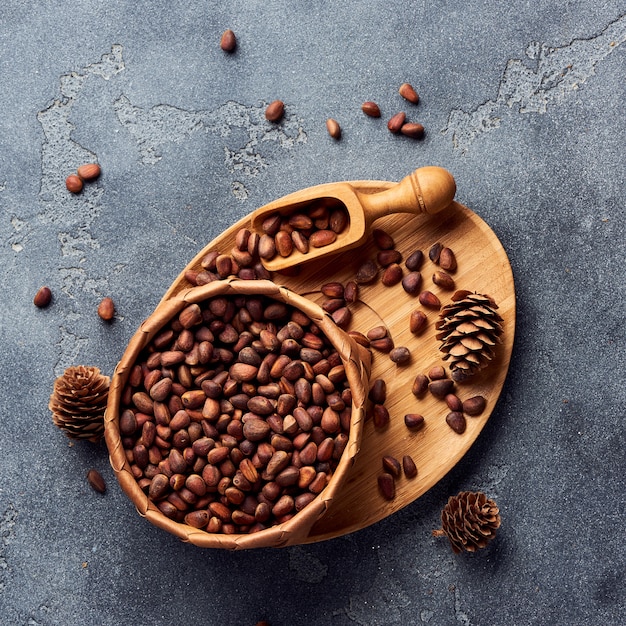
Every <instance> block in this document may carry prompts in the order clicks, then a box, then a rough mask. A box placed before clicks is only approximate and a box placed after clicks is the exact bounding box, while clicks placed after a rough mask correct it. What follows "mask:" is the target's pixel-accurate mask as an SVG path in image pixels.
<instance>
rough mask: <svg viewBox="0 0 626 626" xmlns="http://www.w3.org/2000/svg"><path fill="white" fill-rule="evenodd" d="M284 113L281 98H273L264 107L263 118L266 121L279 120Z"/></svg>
mask: <svg viewBox="0 0 626 626" xmlns="http://www.w3.org/2000/svg"><path fill="white" fill-rule="evenodd" d="M284 114H285V104H284V102H283V101H282V100H274V102H271V103H270V104H268V105H267V108H266V109H265V119H266V120H267V121H268V122H280V120H282V119H283V115H284Z"/></svg>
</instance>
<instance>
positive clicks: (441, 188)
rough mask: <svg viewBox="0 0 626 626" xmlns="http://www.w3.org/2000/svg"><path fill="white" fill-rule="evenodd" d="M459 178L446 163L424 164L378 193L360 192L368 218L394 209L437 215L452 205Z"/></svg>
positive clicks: (369, 220) (381, 215)
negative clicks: (442, 165) (447, 167)
mask: <svg viewBox="0 0 626 626" xmlns="http://www.w3.org/2000/svg"><path fill="white" fill-rule="evenodd" d="M455 193H456V182H455V180H454V177H453V176H452V174H450V172H448V170H446V169H444V168H443V167H436V166H427V167H420V168H418V169H416V170H415V171H413V172H411V173H410V174H409V175H408V176H405V177H404V178H403V179H402V180H401V181H400V182H399V183H397V184H396V185H394V186H393V187H390V188H389V189H385V191H380V192H378V193H373V194H366V193H360V192H357V195H358V197H359V200H360V201H361V204H362V205H363V209H364V211H365V214H366V218H367V221H368V222H370V223H371V222H373V221H374V220H376V219H378V218H379V217H383V216H385V215H390V214H392V213H415V214H416V215H417V214H419V213H427V214H429V215H434V214H435V213H438V212H439V211H442V210H443V209H445V208H446V207H448V206H450V204H451V203H452V200H453V199H454V194H455Z"/></svg>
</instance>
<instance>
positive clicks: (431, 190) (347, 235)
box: [251, 166, 456, 272]
mask: <svg viewBox="0 0 626 626" xmlns="http://www.w3.org/2000/svg"><path fill="white" fill-rule="evenodd" d="M455 193H456V183H455V181H454V178H453V176H452V174H450V172H448V171H447V170H445V169H443V168H441V167H434V166H429V167H420V168H418V169H416V170H415V171H414V172H412V173H411V174H409V175H408V176H406V177H405V178H403V179H402V180H401V181H400V182H399V183H398V184H397V185H394V186H393V187H390V188H389V189H386V190H385V191H381V192H379V193H373V194H367V193H361V192H359V191H357V190H356V189H355V188H354V187H353V186H352V185H350V184H349V183H329V184H325V185H317V186H315V187H309V188H308V189H303V190H301V191H296V192H295V193H292V194H289V195H287V196H284V197H282V198H280V199H278V200H274V201H273V202H270V203H269V204H266V205H265V206H262V207H260V208H259V209H257V210H256V211H255V212H254V213H253V214H252V217H251V220H252V230H253V231H256V232H257V233H259V235H262V234H263V229H262V224H263V222H264V221H265V220H266V219H267V218H268V217H269V216H271V215H274V214H276V213H279V214H281V215H292V214H294V213H306V211H307V209H308V208H309V207H312V206H315V204H316V202H317V203H319V202H320V201H324V202H328V203H332V204H334V205H336V206H341V205H343V207H344V208H345V210H346V211H347V213H348V217H349V224H348V226H347V227H346V228H345V229H344V230H343V232H341V233H340V234H338V235H337V239H336V240H335V241H334V242H333V243H330V244H328V245H326V246H323V247H321V248H314V247H309V251H308V252H307V253H306V254H303V253H302V252H299V251H298V250H296V249H295V248H294V250H293V252H292V253H291V254H290V255H289V256H286V257H283V256H280V255H279V254H278V253H277V254H276V256H274V257H273V258H272V259H262V262H263V265H264V266H265V267H266V268H267V269H268V270H269V271H277V272H279V271H280V270H284V269H287V268H289V267H292V266H294V265H298V264H301V263H305V262H308V261H313V260H315V259H318V258H320V257H322V256H327V255H329V254H334V253H337V252H344V251H345V250H349V249H350V248H354V247H356V246H358V245H360V244H362V243H363V242H364V241H365V239H367V236H368V234H369V228H370V226H371V225H372V222H374V221H375V220H377V219H378V218H379V217H383V216H385V215H389V214H391V213H415V214H416V215H417V214H419V213H427V214H429V215H434V214H435V213H438V212H439V211H441V210H443V209H445V208H446V207H448V206H449V205H450V204H451V203H452V200H453V199H454V194H455Z"/></svg>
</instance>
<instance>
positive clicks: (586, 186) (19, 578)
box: [0, 0, 626, 626]
mask: <svg viewBox="0 0 626 626" xmlns="http://www.w3.org/2000/svg"><path fill="white" fill-rule="evenodd" d="M0 15H1V18H0V76H1V77H2V88H1V89H0V112H1V117H0V277H1V280H2V283H1V284H2V295H1V297H0V312H1V318H2V324H1V327H0V345H1V346H2V353H3V357H2V363H1V364H0V385H1V387H0V389H1V392H0V616H1V617H0V621H1V622H2V623H3V624H19V625H26V624H29V625H31V624H32V625H39V624H40V625H47V624H62V625H69V624H98V625H111V626H113V625H117V624H146V625H148V624H150V625H152V624H183V623H184V624H199V625H200V624H202V625H205V624H216V625H217V624H228V625H231V624H232V625H235V626H248V625H254V624H255V623H256V621H257V620H261V619H267V620H269V621H270V623H271V624H272V625H273V626H277V625H303V626H304V625H306V626H313V625H315V626H317V625H319V626H326V625H329V626H351V625H354V624H359V625H367V626H374V625H387V624H390V625H392V624H394V625H395V624H407V625H409V624H411V625H412V624H429V625H431V626H432V625H440V624H442V625H447V624H457V623H461V624H465V625H472V626H479V625H494V624H495V625H499V624H503V625H511V624H516V625H524V624H563V625H568V626H569V625H578V624H619V623H623V619H624V617H623V615H624V612H625V611H626V599H625V598H626V578H625V574H624V562H625V560H626V548H625V543H624V540H623V527H624V523H625V522H626V496H625V488H624V475H625V474H626V461H625V457H624V450H625V449H626V437H625V434H624V417H625V405H626V392H625V391H624V389H625V380H624V373H623V372H624V367H623V364H624V361H625V356H626V350H625V348H624V308H625V306H626V293H625V282H626V281H625V279H624V250H625V246H624V237H625V234H624V217H625V204H626V190H625V172H626V166H625V159H624V145H625V140H626V133H625V131H626V121H625V119H626V118H625V115H624V113H625V106H624V103H625V101H626V98H625V95H626V94H625V84H626V80H625V79H626V62H625V50H626V45H624V43H625V41H626V4H625V3H624V1H623V0H606V1H601V2H590V1H584V0H578V1H577V0H572V1H568V2H565V3H556V4H555V3H554V2H550V1H546V0H538V2H534V3H529V2H525V1H524V2H522V1H519V0H513V1H512V2H509V3H506V4H503V3H499V2H474V3H466V2H460V1H450V2H443V3H427V2H415V1H409V2H406V1H405V2H400V1H397V0H391V1H390V0H387V1H386V2H380V1H374V2H356V1H355V0H350V1H347V2H341V3H340V2H335V3H332V2H320V1H319V0H313V1H306V2H305V1H296V2H280V1H278V0H267V1H265V2H257V1H254V0H253V1H251V0H247V1H242V0H225V1H224V2H208V1H207V2H194V1H191V0H189V1H184V0H181V1H180V2H171V1H164V0H154V1H147V0H135V1H133V2H129V1H126V0H110V1H109V2H96V1H95V0H79V1H78V2H72V3H69V2H62V1H58V0H57V1H53V2H52V1H51V2H45V3H35V4H32V3H25V2H23V1H22V0H4V2H3V5H2V9H0ZM226 28H232V29H233V30H234V31H235V33H236V34H237V36H238V39H239V47H238V49H237V51H236V53H235V54H233V55H226V54H224V53H223V52H222V51H221V50H220V49H219V46H218V44H219V38H220V35H221V33H222V31H223V30H225V29H226ZM405 81H407V82H410V83H412V84H413V85H414V86H415V88H416V89H417V91H418V92H419V93H420V95H421V102H420V104H419V105H418V106H417V107H414V108H409V109H407V107H406V106H405V104H406V103H404V102H403V101H402V99H401V98H400V96H399V95H398V93H397V88H398V86H399V85H400V83H402V82H405ZM276 98H280V99H282V100H283V101H284V102H285V104H286V117H285V119H284V121H283V123H282V124H280V125H278V126H276V127H274V126H271V125H269V124H268V123H267V122H266V121H265V119H264V116H263V112H264V108H265V106H266V104H267V103H268V102H270V101H272V100H274V99H276ZM365 100H374V101H376V102H378V104H379V105H380V106H381V108H382V110H383V118H381V119H380V120H376V119H371V118H366V117H365V116H364V115H363V114H362V112H361V110H360V106H361V104H362V102H364V101H365ZM401 108H405V109H407V110H408V111H409V112H410V116H411V117H412V119H414V121H420V122H421V123H423V124H424V126H425V128H426V137H425V139H424V140H423V141H418V142H416V141H413V140H410V139H408V138H404V137H396V136H393V135H391V134H390V133H389V132H388V131H387V129H386V128H385V121H386V118H385V116H387V117H388V116H390V115H391V114H392V113H395V112H396V111H397V110H399V109H401ZM328 117H333V118H335V119H337V120H338V121H339V122H340V124H341V126H342V128H343V137H342V139H341V141H339V142H335V141H334V140H332V139H331V138H330V137H329V136H328V134H327V132H326V129H325V125H324V124H325V120H326V119H327V118H328ZM93 160H97V161H98V162H99V163H100V164H101V165H102V170H103V174H102V176H101V178H100V179H98V181H97V182H96V183H93V184H91V185H89V186H88V188H86V189H85V191H84V192H83V193H82V194H80V195H78V196H72V195H70V194H69V193H68V192H67V191H66V189H65V186H64V179H65V176H66V175H67V174H68V173H70V172H71V171H72V170H74V169H75V168H76V167H77V166H78V165H79V164H81V163H83V162H88V161H93ZM429 164H433V165H441V166H444V167H446V168H448V169H449V170H450V171H451V172H452V173H453V174H454V176H455V178H456V180H457V185H458V194H457V199H458V200H459V201H460V202H462V203H464V204H466V205H467V206H469V207H470V208H472V209H473V210H474V211H475V212H476V213H477V214H479V215H480V216H481V217H482V218H483V219H485V220H486V221H487V223H488V224H489V225H490V226H491V227H492V228H493V230H494V231H495V233H496V234H497V235H498V237H499V238H500V240H501V241H502V243H503V245H504V247H505V249H506V250H507V252H508V254H509V257H510V260H511V265H512V267H513V272H514V276H515V281H516V294H517V304H518V323H517V329H516V344H515V348H514V352H513V359H512V363H511V369H510V373H509V376H508V379H507V382H506V384H505V387H504V391H503V394H502V396H501V398H500V401H499V403H498V405H497V407H496V410H495V412H494V413H493V415H492V417H491V419H490V420H489V422H488V424H487V426H486V428H485V430H484V431H483V433H482V434H481V436H480V437H479V439H478V440H477V442H476V443H475V444H474V446H473V447H472V449H471V450H470V452H469V453H468V454H467V455H466V457H465V458H464V459H463V460H462V461H461V462H460V463H459V464H458V466H457V467H456V468H455V469H454V470H453V471H451V472H450V474H449V475H448V476H446V477H445V478H444V479H443V480H442V481H441V482H440V483H439V484H438V485H436V486H435V487H434V488H433V489H432V490H431V491H430V492H428V493H427V494H426V495H425V496H423V497H422V498H420V499H419V500H417V501H416V502H414V503H413V504H412V505H410V506H408V507H407V508H406V509H404V510H402V511H401V512H400V513H398V514H396V515H394V516H393V517H391V518H388V519H387V520H384V521H382V522H380V523H378V524H376V525H374V526H372V527H370V528H367V529H365V530H363V531H360V532H358V533H355V534H353V535H351V536H348V537H345V538H341V539H337V540H333V541H330V542H325V543H321V544H316V545H309V546H302V547H294V548H288V549H283V550H264V551H254V552H246V553H232V554H231V553H224V552H217V551H203V550H200V549H197V548H194V547H193V546H189V545H185V544H182V543H180V542H179V541H178V540H177V539H175V538H174V537H172V536H170V535H168V534H166V533H164V532H162V531H160V530H158V529H157V528H154V527H152V526H151V525H150V524H148V523H147V522H146V521H144V520H142V519H141V518H140V517H139V516H138V515H137V514H136V512H135V511H134V509H133V507H132V505H131V504H130V502H129V501H128V500H127V498H126V497H125V496H124V495H123V494H122V492H121V489H120V488H119V487H118V485H117V483H116V482H115V479H114V476H113V472H112V470H111V469H110V467H109V465H108V458H107V451H106V447H105V446H104V444H103V443H102V444H100V445H92V444H86V443H83V444H75V445H73V446H70V445H69V441H68V440H67V439H66V438H65V437H64V435H63V434H62V433H60V432H59V431H58V430H57V429H56V428H55V427H54V426H53V424H52V422H51V419H50V413H49V411H48V409H47V403H48V398H49V395H50V392H51V389H52V384H53V381H54V379H55V377H56V376H58V375H60V374H61V373H62V372H63V371H64V369H65V368H66V367H68V366H69V365H76V364H86V365H96V366H98V367H100V368H101V369H102V370H103V371H104V372H105V373H107V374H110V373H112V371H113V368H114V366H115V364H116V362H117V360H118V359H119V357H120V356H121V354H122V352H123V350H124V347H125V345H126V343H127V341H128V339H129V338H130V337H131V336H132V334H133V333H134V331H135V329H136V328H137V326H138V325H139V324H140V322H141V321H142V320H143V319H144V318H145V317H146V316H147V315H149V313H150V312H151V311H152V310H153V308H154V307H155V305H156V304H157V302H158V301H159V299H160V297H161V295H162V294H163V293H164V292H165V290H166V289H167V287H168V286H169V285H170V283H171V282H172V281H173V280H174V278H175V277H176V276H177V275H178V273H179V272H180V271H181V269H182V268H183V267H184V266H185V265H186V263H187V262H188V261H189V260H190V259H191V258H192V257H193V256H194V255H195V254H196V253H197V252H198V251H199V250H200V249H201V248H202V247H204V245H205V244H206V243H207V242H208V241H210V240H211V239H212V238H213V237H215V236H216V235H217V234H219V233H220V232H221V231H222V230H223V229H224V228H225V227H227V226H229V225H230V224H232V223H233V222H235V221H237V220H238V219H239V218H241V217H242V216H244V215H245V214H247V213H249V212H250V211H252V210H254V209H255V208H256V207H257V206H260V205H262V204H264V203H266V202H268V201H270V200H272V199H274V198H277V197H280V196H281V195H284V194H285V193H288V192H291V191H294V190H297V189H300V188H302V187H307V186H310V185H314V184H318V183H322V182H330V181H337V180H354V179H381V180H399V179H400V178H402V177H403V176H404V175H405V174H407V173H408V172H410V171H411V170H412V169H414V168H416V167H419V166H421V165H429ZM42 284H48V285H49V286H50V287H51V289H52V291H53V294H54V299H53V302H52V304H51V306H50V307H49V308H47V309H45V310H39V309H36V308H35V307H34V306H33V304H32V299H33V296H34V294H35V292H36V290H37V289H38V287H39V286H41V285H42ZM105 295H107V296H111V297H112V298H113V299H114V300H115V303H116V305H117V315H116V318H115V320H114V322H113V323H112V324H110V325H107V324H104V323H103V322H102V321H101V320H100V319H99V318H98V317H97V316H96V315H95V310H96V307H97V304H98V302H99V301H100V299H101V298H102V297H103V296H105ZM91 467H96V468H97V469H99V470H100V471H101V472H102V474H103V475H104V477H105V479H106V481H107V483H108V486H109V489H108V492H107V494H106V495H105V496H100V495H98V494H96V493H94V492H93V491H92V490H91V489H90V488H89V486H88V485H87V483H86V481H85V472H86V471H87V470H88V469H89V468H91ZM463 489H480V490H484V491H486V492H487V493H488V494H489V495H490V496H491V497H494V498H495V499H496V500H497V502H498V504H499V505H500V508H501V512H502V519H503V523H502V528H501V530H500V531H499V533H498V536H497V538H496V540H495V541H494V542H493V543H492V544H490V545H489V547H488V548H486V549H485V550H484V551H482V552H480V553H478V554H475V555H459V556H455V555H454V554H452V552H451V550H450V549H449V547H448V545H447V543H446V542H445V541H444V540H437V539H434V538H433V537H431V535H430V531H431V530H432V529H433V528H436V527H437V526H438V522H439V520H438V517H439V512H440V510H441V508H442V507H443V505H444V504H445V502H446V500H447V498H448V496H450V495H454V494H456V493H457V492H458V491H460V490H463Z"/></svg>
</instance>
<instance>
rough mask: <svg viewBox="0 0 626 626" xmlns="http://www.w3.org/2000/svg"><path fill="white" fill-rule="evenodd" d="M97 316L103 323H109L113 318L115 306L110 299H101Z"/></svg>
mask: <svg viewBox="0 0 626 626" xmlns="http://www.w3.org/2000/svg"><path fill="white" fill-rule="evenodd" d="M98 316H99V317H100V319H103V320H104V321H105V322H110V321H111V320H112V319H113V317H114V316H115V304H114V302H113V299H112V298H109V297H108V296H107V297H106V298H102V300H101V301H100V304H99V305H98Z"/></svg>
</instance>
